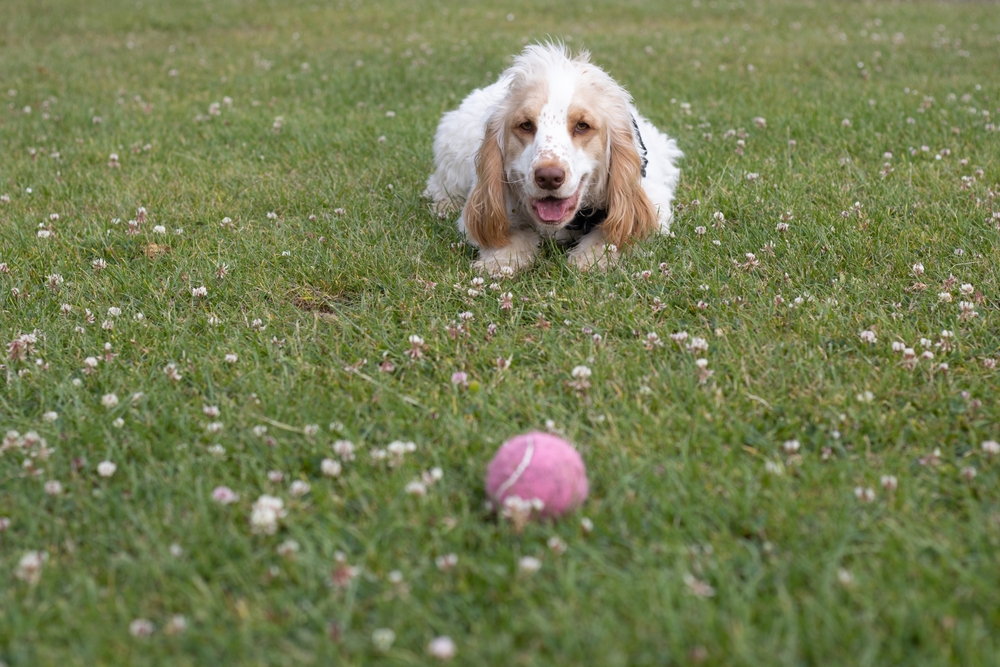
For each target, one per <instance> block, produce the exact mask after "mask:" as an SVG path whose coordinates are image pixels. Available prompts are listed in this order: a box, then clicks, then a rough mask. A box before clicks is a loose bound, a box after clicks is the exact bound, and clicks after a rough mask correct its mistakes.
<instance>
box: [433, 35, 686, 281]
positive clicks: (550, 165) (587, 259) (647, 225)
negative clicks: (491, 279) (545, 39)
mask: <svg viewBox="0 0 1000 667" xmlns="http://www.w3.org/2000/svg"><path fill="white" fill-rule="evenodd" d="M682 157H683V153H682V152H681V150H680V149H679V148H678V147H677V142H676V141H675V140H674V139H671V138H670V137H668V136H667V135H666V134H664V133H662V132H660V130H658V129H657V128H656V127H655V126H654V125H653V124H652V123H651V122H649V121H648V120H647V119H646V118H643V117H642V116H640V115H639V113H638V112H637V111H636V109H635V107H634V106H633V105H632V98H631V96H630V95H629V94H628V92H626V91H625V89H624V88H622V87H621V86H620V85H618V84H617V83H616V82H615V81H614V80H613V79H612V78H611V76H609V75H608V74H607V73H606V72H605V71H604V70H602V69H601V68H600V67H598V66H596V65H594V64H592V63H591V62H590V54H589V53H587V52H581V53H578V54H577V55H576V56H573V55H572V54H570V53H569V51H568V50H567V48H566V47H565V46H564V45H562V44H552V43H548V44H533V45H530V46H528V47H527V48H526V49H525V50H524V52H522V53H521V54H520V55H518V56H516V57H515V58H514V61H513V64H512V65H511V66H510V67H509V68H508V69H507V70H506V71H504V72H503V74H501V75H500V78H499V79H498V80H497V82H496V83H494V84H492V85H490V86H487V87H486V88H481V89H477V90H474V91H473V92H472V93H470V94H469V96H468V97H466V98H465V100H464V101H463V102H462V104H461V105H460V106H459V107H458V109H456V110H454V111H449V112H447V113H445V114H444V116H443V117H442V118H441V122H440V124H439V125H438V128H437V133H436V134H435V137H434V165H435V171H434V173H433V174H432V175H431V177H430V178H429V179H428V181H427V189H426V191H425V192H424V196H425V197H427V198H428V199H430V200H431V202H432V207H433V209H434V211H435V212H436V213H437V214H438V216H439V217H442V218H444V217H447V215H448V214H449V213H452V212H455V211H457V210H459V209H461V215H460V216H459V218H458V228H459V231H460V232H463V233H464V234H465V236H466V237H467V238H468V239H469V241H470V242H471V243H472V244H474V245H476V246H478V248H479V259H478V261H477V262H476V263H475V268H476V269H477V270H479V271H486V272H488V273H490V274H492V275H500V274H506V275H511V274H513V273H514V272H515V271H518V270H520V269H525V268H527V267H529V266H531V264H532V263H533V262H534V260H535V258H536V256H537V255H538V252H539V247H540V245H541V242H542V238H543V237H546V238H553V239H555V240H556V241H559V242H562V243H564V244H567V245H569V246H570V249H569V252H568V258H569V262H570V264H572V265H573V266H576V267H577V268H579V269H581V270H584V271H586V270H588V269H592V268H595V267H597V268H599V269H605V268H607V267H608V266H609V265H611V264H613V263H614V262H615V261H616V260H617V258H618V256H619V253H621V252H622V251H623V250H625V249H626V248H627V247H628V246H629V245H630V244H631V243H632V242H633V241H635V240H637V239H642V238H644V237H646V236H648V235H650V234H652V233H654V232H656V231H659V232H661V233H666V232H668V231H669V229H670V221H671V218H672V214H673V213H672V208H671V204H672V202H673V199H674V191H675V189H676V188H677V182H678V179H679V178H680V169H679V168H678V167H677V164H676V163H677V162H678V161H679V160H680V159H681V158H682Z"/></svg>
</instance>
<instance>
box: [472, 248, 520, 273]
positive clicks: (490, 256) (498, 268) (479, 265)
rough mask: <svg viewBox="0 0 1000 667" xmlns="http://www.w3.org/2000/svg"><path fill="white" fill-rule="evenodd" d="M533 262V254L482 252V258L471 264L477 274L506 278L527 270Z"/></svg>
mask: <svg viewBox="0 0 1000 667" xmlns="http://www.w3.org/2000/svg"><path fill="white" fill-rule="evenodd" d="M534 261H535V255H534V253H531V254H528V253H516V252H511V253H503V252H497V251H492V252H490V253H486V252H483V253H482V256H481V257H480V258H479V259H478V260H476V261H475V262H473V263H472V268H473V269H474V270H475V271H477V272H478V273H488V274H489V275H491V276H492V277H494V278H508V277H510V276H513V275H514V274H515V273H517V272H518V271H521V270H523V269H526V268H528V267H529V266H531V265H532V263H533V262H534Z"/></svg>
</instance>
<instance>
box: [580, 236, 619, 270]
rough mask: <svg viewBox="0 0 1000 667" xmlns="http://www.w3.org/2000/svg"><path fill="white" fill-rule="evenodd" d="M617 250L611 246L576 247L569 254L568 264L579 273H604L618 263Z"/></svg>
mask: <svg viewBox="0 0 1000 667" xmlns="http://www.w3.org/2000/svg"><path fill="white" fill-rule="evenodd" d="M618 254H619V253H618V249H617V248H616V247H615V246H614V245H613V244H610V243H609V244H601V245H587V246H582V245H581V246H578V247H576V248H574V249H573V250H571V251H570V252H569V263H570V265H572V266H575V267H576V268H578V269H580V270H581V271H590V270H591V269H597V270H599V271H606V270H607V269H608V268H609V267H611V266H614V264H615V262H617V261H618Z"/></svg>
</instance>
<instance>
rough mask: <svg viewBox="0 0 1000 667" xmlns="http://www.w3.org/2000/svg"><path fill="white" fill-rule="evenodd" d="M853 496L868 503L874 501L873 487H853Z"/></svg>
mask: <svg viewBox="0 0 1000 667" xmlns="http://www.w3.org/2000/svg"><path fill="white" fill-rule="evenodd" d="M854 497H855V498H857V499H858V500H860V501H861V502H863V503H870V502H874V501H875V489H873V488H871V487H867V488H864V487H860V486H856V487H854Z"/></svg>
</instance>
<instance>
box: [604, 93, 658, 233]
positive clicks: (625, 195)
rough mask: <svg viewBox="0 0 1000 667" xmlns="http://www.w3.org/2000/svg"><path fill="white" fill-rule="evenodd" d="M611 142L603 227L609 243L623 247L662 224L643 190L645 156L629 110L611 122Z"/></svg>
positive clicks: (609, 133) (609, 138) (609, 131)
mask: <svg viewBox="0 0 1000 667" xmlns="http://www.w3.org/2000/svg"><path fill="white" fill-rule="evenodd" d="M616 115H618V116H621V115H623V114H616ZM608 142H609V148H608V217H607V219H606V220H605V221H604V223H603V224H602V225H601V229H602V230H604V236H605V238H606V239H607V240H608V243H613V244H615V245H616V246H618V249H619V250H624V249H625V248H626V247H627V246H628V244H629V243H630V242H632V241H633V240H638V239H642V238H644V237H646V236H649V235H650V234H651V233H653V232H654V231H655V230H656V227H657V225H658V224H659V223H658V220H657V216H656V207H654V206H653V202H651V201H650V200H649V197H647V196H646V192H645V190H643V189H642V156H640V155H639V151H638V150H637V149H636V145H635V144H636V139H635V136H634V135H633V127H632V116H631V114H629V113H628V111H627V110H625V112H624V118H615V119H614V121H613V122H612V123H611V124H610V126H609V128H608Z"/></svg>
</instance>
